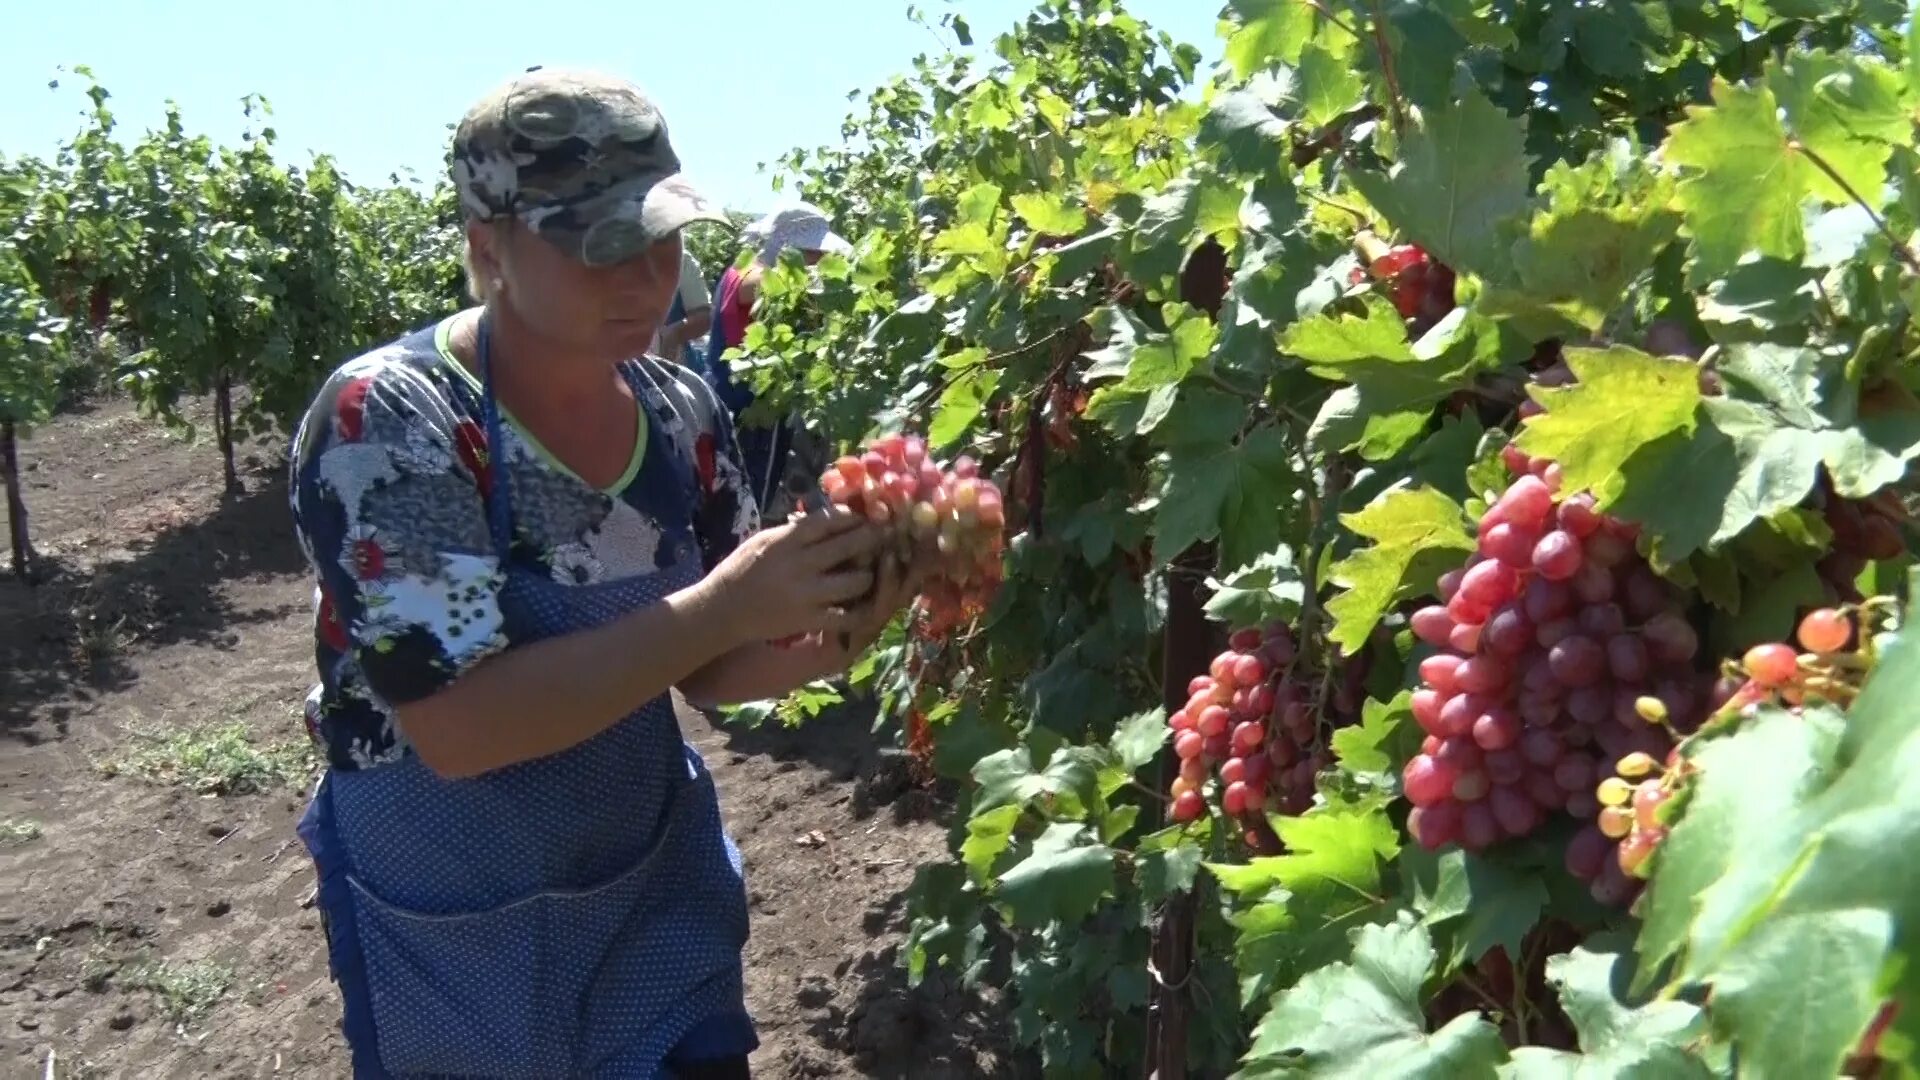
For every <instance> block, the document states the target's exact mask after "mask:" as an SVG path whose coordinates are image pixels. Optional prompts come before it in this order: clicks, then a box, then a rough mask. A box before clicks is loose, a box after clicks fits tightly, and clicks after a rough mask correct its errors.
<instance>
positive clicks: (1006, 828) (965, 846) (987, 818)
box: [960, 806, 1025, 884]
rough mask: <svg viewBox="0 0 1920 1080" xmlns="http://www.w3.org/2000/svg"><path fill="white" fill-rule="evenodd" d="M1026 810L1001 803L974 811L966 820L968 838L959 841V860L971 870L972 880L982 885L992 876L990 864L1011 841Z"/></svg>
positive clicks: (991, 864) (1001, 853) (1004, 851)
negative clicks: (982, 811)
mask: <svg viewBox="0 0 1920 1080" xmlns="http://www.w3.org/2000/svg"><path fill="white" fill-rule="evenodd" d="M1024 814H1025V811H1024V810H1023V809H1022V808H1021V807H1018V806H1000V807H996V808H994V809H992V810H988V811H987V812H985V813H982V814H975V815H974V816H973V817H972V818H971V819H969V820H968V822H967V838H966V840H964V841H962V842H961V844H960V861H961V862H962V863H964V864H965V865H966V867H967V870H968V871H969V872H971V873H972V875H973V880H975V881H977V882H979V883H981V884H985V883H987V882H988V881H991V880H992V879H993V864H994V863H995V862H996V861H998V860H999V858H1000V856H1002V855H1004V854H1006V851H1007V848H1008V847H1010V846H1012V844H1013V832H1014V829H1016V828H1018V827H1019V825H1020V818H1021V817H1022V816H1023V815H1024Z"/></svg>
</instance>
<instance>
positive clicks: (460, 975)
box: [347, 799, 744, 1077]
mask: <svg viewBox="0 0 1920 1080" xmlns="http://www.w3.org/2000/svg"><path fill="white" fill-rule="evenodd" d="M675 803H676V805H673V806H672V807H671V809H670V811H669V817H668V821H667V824H666V827H665V828H664V829H663V830H662V834H661V835H660V837H659V838H658V839H657V840H656V841H655V842H654V843H653V844H652V845H650V846H649V848H648V850H647V852H646V853H645V854H644V855H642V856H641V857H640V858H639V859H638V860H637V861H636V862H635V863H634V864H633V865H632V866H630V867H628V868H627V869H625V870H623V871H621V872H620V873H619V874H617V875H616V876H614V877H613V878H611V879H609V880H607V881H606V882H604V883H602V884H600V885H596V886H593V887H591V888H587V889H583V890H577V891H567V892H558V891H556V892H544V893H536V894H534V895H532V896H529V897H526V898H524V899H521V900H516V901H514V902H513V903H510V904H506V905H503V906H501V907H498V908H494V909H492V910H489V911H482V912H478V913H474V914H456V915H433V914H426V913H422V912H417V911H410V910H408V909H405V908H401V907H397V906H395V905H393V904H391V903H388V902H387V901H385V900H383V899H381V898H380V897H378V896H376V895H374V893H373V892H372V891H371V890H369V889H368V888H367V887H366V885H365V884H364V883H362V882H361V881H360V880H359V879H357V878H354V877H352V876H349V877H348V878H347V881H348V883H349V884H350V885H352V887H353V909H354V915H355V918H356V921H357V922H358V923H359V927H358V929H359V937H360V948H361V951H362V955H363V956H364V957H365V958H366V964H367V983H368V987H369V997H371V999H372V1006H373V1009H372V1011H373V1019H374V1026H375V1028H376V1029H377V1031H378V1039H379V1045H380V1058H381V1061H382V1063H383V1064H384V1065H385V1066H386V1068H387V1070H388V1071H390V1072H393V1073H399V1074H410V1073H430V1074H435V1075H448V1074H451V1075H456V1076H484V1077H547V1076H554V1075H564V1074H567V1073H568V1072H569V1071H570V1070H571V1068H572V1065H573V1063H574V1061H575V1059H576V1057H577V1056H578V1053H579V1050H580V1042H581V1035H582V1032H581V1030H580V1028H581V1025H582V1022H583V1020H584V1019H585V1017H586V1016H587V1015H588V1014H589V1005H590V1002H589V1001H588V998H589V997H590V995H591V994H592V992H593V990H594V987H595V984H596V982H597V981H598V979H599V977H600V971H601V969H602V967H603V965H604V962H605V961H606V959H607V958H608V956H609V954H610V953H611V952H613V951H614V950H615V949H617V948H618V947H620V945H621V944H622V941H623V938H624V937H625V936H626V935H627V933H628V930H627V927H628V924H629V923H631V922H633V921H634V920H635V919H644V918H647V917H648V908H649V906H650V901H651V900H652V899H653V898H654V897H656V896H657V895H659V894H660V892H661V890H662V889H666V890H668V893H669V895H670V894H671V889H672V887H673V886H672V883H671V882H670V881H668V882H663V881H661V880H659V875H660V874H661V873H662V872H663V871H664V870H665V869H666V867H667V866H671V865H672V863H671V860H672V858H673V857H674V856H676V855H678V854H679V847H680V844H681V843H682V842H683V841H684V835H685V828H684V823H683V822H681V821H680V820H679V813H684V811H685V808H686V800H684V799H678V800H675ZM675 811H678V812H679V813H676V812H675ZM742 907H743V908H744V901H743V904H742ZM630 961H631V958H629V962H630ZM646 962H647V963H649V964H651V963H654V962H656V961H655V960H654V958H651V957H649V958H646ZM623 1019H625V1020H627V1021H629V1022H630V1021H632V1020H636V1019H644V1018H640V1017H625V1018H623Z"/></svg>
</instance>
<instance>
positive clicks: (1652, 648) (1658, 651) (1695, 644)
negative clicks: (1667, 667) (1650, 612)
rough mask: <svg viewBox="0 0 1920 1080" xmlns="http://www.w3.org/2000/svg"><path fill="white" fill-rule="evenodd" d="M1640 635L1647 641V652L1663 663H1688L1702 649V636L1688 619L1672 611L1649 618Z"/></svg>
mask: <svg viewBox="0 0 1920 1080" xmlns="http://www.w3.org/2000/svg"><path fill="white" fill-rule="evenodd" d="M1640 635H1641V637H1642V638H1643V639H1645V641H1646V643H1647V652H1648V653H1649V654H1650V655H1651V656H1652V657H1653V659H1654V660H1656V661H1658V662H1660V663H1663V664H1684V663H1687V662H1689V661H1691V660H1692V659H1693V656H1694V654H1695V653H1697V652H1699V651H1700V636H1699V635H1698V634H1696V633H1694V631H1693V627H1691V626H1689V625H1688V624H1687V620H1685V619H1683V618H1681V617H1680V616H1679V615H1676V614H1674V613H1673V612H1670V611H1663V612H1661V613H1660V614H1658V615H1655V616H1654V617H1653V618H1651V619H1648V620H1647V622H1646V624H1645V625H1644V626H1642V627H1641V628H1640Z"/></svg>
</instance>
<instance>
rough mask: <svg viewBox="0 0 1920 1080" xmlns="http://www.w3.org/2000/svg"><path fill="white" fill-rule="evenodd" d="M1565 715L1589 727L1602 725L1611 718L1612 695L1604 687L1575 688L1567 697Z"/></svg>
mask: <svg viewBox="0 0 1920 1080" xmlns="http://www.w3.org/2000/svg"><path fill="white" fill-rule="evenodd" d="M1595 663H1596V664H1597V663H1598V661H1595ZM1596 670H1597V669H1596ZM1567 714H1568V715H1569V716H1572V717H1573V719H1574V721H1575V722H1576V723H1581V724H1585V725H1587V726H1589V727H1592V726H1594V725H1596V724H1604V723H1606V722H1607V720H1608V719H1609V718H1610V717H1612V716H1613V695H1612V694H1611V693H1609V692H1608V690H1607V688H1606V687H1604V686H1591V685H1589V686H1577V687H1575V688H1574V689H1573V692H1572V693H1569V694H1568V695H1567ZM1602 737H1604V735H1603V736H1602Z"/></svg>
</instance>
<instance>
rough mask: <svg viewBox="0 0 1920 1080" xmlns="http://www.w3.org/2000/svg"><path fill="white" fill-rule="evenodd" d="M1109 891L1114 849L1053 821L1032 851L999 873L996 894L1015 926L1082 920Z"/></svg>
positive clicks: (1081, 827) (1078, 828)
mask: <svg viewBox="0 0 1920 1080" xmlns="http://www.w3.org/2000/svg"><path fill="white" fill-rule="evenodd" d="M1112 892H1113V849H1112V848H1110V847H1107V846H1106V845H1105V844H1098V843H1094V842H1093V833H1092V830H1090V829H1088V828H1087V827H1086V826H1084V825H1079V824H1075V823H1072V822H1055V823H1054V824H1052V825H1049V826H1047V829H1046V831H1045V832H1043V833H1041V834H1040V836H1039V837H1038V838H1037V839H1035V840H1034V842H1033V851H1032V852H1031V853H1030V854H1028V856H1027V857H1026V858H1025V859H1022V860H1021V861H1020V862H1018V863H1016V864H1014V866H1013V867H1011V868H1010V869H1008V870H1007V872H1006V873H1004V874H1002V875H1000V881H999V888H998V889H997V890H996V895H997V897H998V898H999V899H1000V901H1001V902H1003V903H1005V904H1006V905H1007V907H1008V908H1009V909H1010V910H1011V912H1012V916H1013V922H1014V923H1015V924H1016V925H1020V926H1044V925H1046V924H1047V923H1049V922H1055V921H1062V922H1067V921H1072V920H1075V919H1081V918H1085V917H1086V916H1087V915H1089V914H1091V913H1092V912H1093V909H1094V908H1096V907H1098V906H1099V904H1100V901H1101V900H1102V899H1104V898H1105V897H1107V896H1108V895H1109V894H1111V893H1112Z"/></svg>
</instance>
